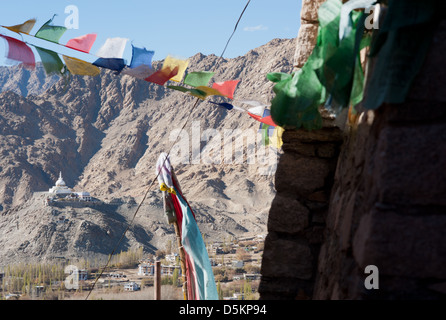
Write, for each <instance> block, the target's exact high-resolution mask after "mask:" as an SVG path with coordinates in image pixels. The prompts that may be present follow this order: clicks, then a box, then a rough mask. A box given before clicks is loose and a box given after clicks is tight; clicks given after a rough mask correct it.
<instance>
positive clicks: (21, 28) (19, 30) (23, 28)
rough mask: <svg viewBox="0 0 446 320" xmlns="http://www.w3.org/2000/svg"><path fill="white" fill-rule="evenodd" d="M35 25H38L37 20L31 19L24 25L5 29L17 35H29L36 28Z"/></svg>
mask: <svg viewBox="0 0 446 320" xmlns="http://www.w3.org/2000/svg"><path fill="white" fill-rule="evenodd" d="M35 24H36V19H29V20H27V21H25V22H24V23H22V24H17V25H15V26H10V27H5V28H6V29H8V30H10V31H12V32H16V33H24V34H29V33H30V32H31V30H32V29H33V28H34V25H35Z"/></svg>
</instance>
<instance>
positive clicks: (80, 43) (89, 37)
mask: <svg viewBox="0 0 446 320" xmlns="http://www.w3.org/2000/svg"><path fill="white" fill-rule="evenodd" d="M96 37H97V35H96V34H95V33H90V34H86V35H84V36H80V37H77V38H74V39H71V40H69V41H68V42H67V44H66V45H65V46H66V47H67V48H71V49H75V50H79V51H82V52H85V53H89V52H90V50H91V47H92V46H93V44H94V42H95V41H96Z"/></svg>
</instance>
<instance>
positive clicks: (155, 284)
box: [154, 260, 161, 300]
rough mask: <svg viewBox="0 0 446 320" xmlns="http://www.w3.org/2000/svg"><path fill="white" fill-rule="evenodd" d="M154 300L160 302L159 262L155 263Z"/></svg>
mask: <svg viewBox="0 0 446 320" xmlns="http://www.w3.org/2000/svg"><path fill="white" fill-rule="evenodd" d="M154 287H155V300H161V261H159V260H157V261H155V283H154Z"/></svg>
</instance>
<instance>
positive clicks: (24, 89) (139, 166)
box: [0, 39, 295, 262]
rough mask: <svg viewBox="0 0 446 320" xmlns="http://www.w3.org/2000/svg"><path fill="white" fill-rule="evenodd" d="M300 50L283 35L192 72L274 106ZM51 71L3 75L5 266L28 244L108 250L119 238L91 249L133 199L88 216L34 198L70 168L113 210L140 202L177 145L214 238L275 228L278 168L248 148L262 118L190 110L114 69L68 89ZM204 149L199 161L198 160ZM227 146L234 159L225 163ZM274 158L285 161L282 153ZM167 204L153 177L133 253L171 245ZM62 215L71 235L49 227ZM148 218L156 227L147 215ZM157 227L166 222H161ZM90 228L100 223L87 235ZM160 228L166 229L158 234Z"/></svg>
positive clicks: (199, 61) (198, 64)
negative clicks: (209, 74) (278, 81)
mask: <svg viewBox="0 0 446 320" xmlns="http://www.w3.org/2000/svg"><path fill="white" fill-rule="evenodd" d="M294 43H295V40H294V39H290V40H287V39H285V40H281V39H275V40H272V41H271V42H269V43H268V44H266V45H264V46H262V47H259V48H256V49H253V50H251V51H249V52H248V53H247V54H246V55H244V56H241V57H238V58H235V59H228V60H225V59H223V60H221V61H218V57H216V56H215V55H209V56H204V55H202V54H196V55H195V56H193V57H191V58H190V63H189V68H188V71H189V72H192V71H203V70H207V71H209V70H212V69H214V70H213V71H215V75H214V78H213V80H212V81H224V80H231V79H238V80H240V84H239V86H238V87H237V90H236V93H235V99H247V100H257V101H260V102H262V103H268V102H269V101H270V100H271V98H272V97H273V93H272V86H273V84H272V83H270V82H269V81H267V80H266V74H267V73H269V72H291V71H292V68H293V67H292V64H291V60H292V59H291V58H292V56H293V54H294V49H295V47H294ZM39 72H40V73H39ZM41 72H42V70H41V68H37V70H36V71H35V73H32V72H29V71H28V70H24V69H21V68H20V67H13V68H8V69H4V68H2V69H1V70H0V84H1V85H2V87H1V88H2V89H1V91H3V92H2V93H0V150H1V156H0V168H1V169H0V205H1V206H2V207H1V209H2V214H1V217H0V230H2V232H1V236H0V248H2V249H0V260H1V261H2V262H3V261H9V262H11V261H13V260H15V259H16V258H17V259H18V256H17V257H15V256H14V255H15V254H17V252H19V251H20V250H19V249H20V248H28V249H26V250H27V251H26V250H25V249H23V250H22V254H21V256H20V259H21V260H23V259H27V258H38V259H40V258H42V257H48V258H50V257H54V256H55V255H65V256H73V257H74V256H79V255H81V254H84V255H88V254H96V253H100V254H107V252H109V249H110V246H111V245H112V244H111V243H112V242H113V239H114V238H113V237H112V238H110V237H109V238H110V244H107V245H105V244H104V245H101V246H99V247H97V248H96V247H95V248H96V249H92V248H93V247H88V246H86V245H85V243H86V241H87V240H88V241H90V243H93V242H95V241H94V239H95V237H97V239H99V235H100V234H102V233H104V234H107V231H106V230H113V234H114V236H118V234H119V230H120V229H123V228H122V225H123V223H124V224H125V223H126V222H128V219H129V216H131V215H132V209H135V208H134V204H132V203H133V202H132V203H130V204H129V203H124V204H122V205H120V206H112V207H106V206H105V207H104V206H103V207H97V208H90V209H89V211H88V212H94V213H90V214H84V213H83V211H87V209H76V208H72V209H69V208H65V209H64V210H59V209H57V210H56V209H54V208H53V209H54V210H56V211H52V210H53V209H51V208H48V207H44V206H43V201H42V199H40V198H39V197H41V196H39V194H35V192H42V191H46V190H48V189H49V188H50V187H51V186H52V185H53V184H54V182H55V181H56V180H57V177H58V175H59V172H60V171H62V172H63V176H64V179H65V181H66V182H67V185H69V186H71V187H73V189H75V190H85V191H89V192H90V193H92V195H93V196H94V197H96V198H99V199H101V200H102V201H104V203H110V201H112V200H113V199H124V198H126V199H134V201H135V202H136V203H139V202H140V201H141V199H142V197H143V195H144V194H145V192H146V191H147V189H148V188H149V187H150V186H151V185H152V182H153V179H154V178H155V163H156V160H157V158H158V156H159V154H160V153H161V152H167V151H168V150H170V148H172V153H171V157H172V162H173V163H174V165H175V169H176V173H177V176H178V178H179V181H180V183H181V186H182V189H183V191H184V194H185V196H186V197H187V199H188V200H189V202H190V203H191V205H192V207H193V208H194V210H195V211H196V213H197V220H198V221H199V222H200V228H202V230H203V232H204V233H205V234H208V235H209V236H213V237H215V236H219V237H220V238H221V237H225V236H230V235H237V236H238V235H243V234H255V233H264V232H266V220H267V213H268V210H269V206H270V204H271V201H272V198H273V196H274V193H275V190H274V184H273V175H272V174H271V173H273V172H274V165H275V163H274V161H272V162H271V161H270V160H268V161H266V162H265V161H263V160H262V159H263V158H262V157H261V155H260V151H262V152H267V153H268V152H269V151H264V149H261V146H260V145H259V144H256V143H255V142H254V143H253V142H252V141H251V142H249V141H250V140H249V139H250V137H251V136H253V135H256V133H257V129H258V127H259V123H258V122H256V121H255V120H253V119H251V118H250V117H249V116H247V114H244V113H241V112H238V111H236V110H232V111H227V110H226V109H224V108H221V107H218V106H215V105H213V104H211V103H209V102H207V101H200V102H199V103H198V104H197V106H196V107H195V108H194V109H192V107H193V105H194V103H195V101H196V100H195V98H194V97H190V96H187V95H185V94H183V93H180V92H177V91H174V90H169V89H166V88H165V87H163V86H158V85H155V84H151V83H148V82H145V81H141V80H137V79H135V78H132V77H130V76H126V75H115V74H113V73H112V72H107V71H104V70H103V71H102V73H101V75H100V76H98V77H79V76H74V77H73V78H72V79H71V80H70V82H69V84H68V85H67V84H66V83H64V82H63V81H62V80H59V81H57V80H54V79H53V78H50V77H45V78H43V77H42V76H41ZM5 79H6V80H5ZM47 88H48V89H47ZM11 90H14V91H15V92H13V91H11ZM217 99H218V98H217ZM188 117H189V118H188ZM186 119H189V121H188V122H187V123H186ZM181 129H183V130H181ZM228 134H234V135H235V136H234V138H236V137H237V136H238V135H241V136H243V135H245V136H246V137H245V138H246V139H247V140H248V144H247V145H245V146H244V147H243V148H242V152H245V153H246V155H245V156H244V158H243V161H241V162H240V161H238V162H237V161H234V160H237V159H240V158H237V157H238V156H240V154H237V152H240V150H239V151H237V150H236V147H234V149H233V147H232V142H231V141H229V140H228V141H227V140H226V139H225V137H226V136H227V135H228ZM176 137H179V138H180V139H179V140H175V138H176ZM197 139H198V140H197ZM196 143H198V147H199V150H200V151H201V152H200V153H199V154H198V155H199V156H200V157H199V158H196V157H195V158H194V157H193V156H194V153H193V150H194V149H193V148H194V146H196ZM229 143H231V145H229ZM252 150H254V152H251V151H252ZM226 151H229V156H230V159H228V158H227V157H226V158H225V155H227V153H225V152H226ZM250 152H251V153H250ZM215 155H217V157H215ZM270 156H272V153H271V154H270ZM209 159H211V161H210V162H209ZM215 159H217V160H218V159H223V160H221V161H220V162H219V161H216V160H215ZM268 159H276V158H274V155H273V157H272V158H268ZM262 161H263V162H262ZM268 172H269V173H270V174H267V173H268ZM159 201H160V194H159V191H158V186H157V183H156V182H155V183H154V185H152V186H151V191H150V193H149V197H148V198H147V200H146V202H145V205H146V204H147V206H149V207H150V206H151V207H150V208H151V209H150V210H149V209H147V208H149V207H147V208H146V209H145V210H141V219H142V220H141V221H139V222H138V220H136V222H135V226H134V228H135V230H139V231H135V233H131V234H129V235H128V237H127V239H126V246H130V247H131V246H141V245H142V246H144V247H145V249H146V250H147V251H153V250H155V249H156V248H162V245H163V241H162V237H163V235H165V234H169V232H171V231H169V226H168V225H167V224H166V223H165V222H164V217H163V214H162V208H161V204H160V202H159ZM67 212H74V215H71V214H67ZM62 213H63V214H64V215H66V216H70V217H71V218H70V219H69V221H71V224H68V225H67V224H63V225H64V226H65V227H64V228H68V229H67V230H65V229H64V230H65V231H60V230H59V229H63V228H62V227H60V225H59V224H57V223H56V224H54V225H52V224H51V222H49V221H53V220H54V217H57V216H60V215H61V214H62ZM145 215H146V216H149V217H150V219H153V220H150V219H149V220H144V218H142V217H144V216H145ZM79 217H83V218H82V219H80V218H79ZM112 217H115V218H112ZM110 219H112V220H110ZM113 219H115V220H113ZM147 219H148V218H147ZM81 220H83V221H87V222H81ZM143 220H144V221H143ZM31 221H34V222H36V223H32V222H31ZM37 221H39V223H37ZM151 221H152V222H151ZM153 221H158V222H159V225H157V224H156V223H155V224H154V225H153V223H154V222H153ZM16 222H18V225H19V227H17V223H16ZM82 223H84V224H82ZM85 223H87V224H89V225H90V226H94V227H92V229H89V228H87V227H85V226H86V224H85ZM39 224H40V225H41V226H40V227H39ZM119 225H120V226H119ZM161 225H163V227H161ZM67 226H69V227H67ZM81 226H84V227H85V228H84V227H81ZM39 228H43V229H45V230H47V231H45V232H43V231H42V230H43V229H39ZM58 228H59V229H58ZM160 228H161V229H160ZM163 228H164V229H163ZM5 230H7V231H5ZM58 230H59V231H58ZM88 230H90V231H91V232H90V231H88ZM104 230H105V231H104ZM157 230H161V231H158V234H157ZM110 232H111V231H110ZM45 233H46V234H47V238H48V239H52V240H51V241H50V240H48V239H47V240H48V241H50V242H48V243H46V244H45V245H44V244H43V243H44V242H42V241H43V240H42V239H41V237H39V238H36V236H35V234H39V235H42V234H45ZM130 238H132V239H133V240H132V241H130ZM114 240H115V241H116V239H114ZM26 241H28V245H25V244H24V243H26ZM98 241H99V240H98ZM58 242H60V243H61V244H63V243H65V244H66V245H61V244H58ZM49 243H53V244H51V245H49ZM76 243H77V244H79V245H80V244H82V245H80V247H79V248H80V249H79V250H77V249H75V248H77V247H76ZM95 243H96V242H95ZM99 243H101V242H99ZM34 246H36V248H37V247H41V248H47V250H43V251H42V250H38V249H35V248H34ZM32 248H34V249H32ZM50 248H59V249H57V250H56V249H54V250H53V249H50Z"/></svg>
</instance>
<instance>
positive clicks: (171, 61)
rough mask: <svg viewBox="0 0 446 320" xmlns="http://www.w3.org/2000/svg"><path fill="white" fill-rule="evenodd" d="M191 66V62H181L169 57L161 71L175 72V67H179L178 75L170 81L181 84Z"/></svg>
mask: <svg viewBox="0 0 446 320" xmlns="http://www.w3.org/2000/svg"><path fill="white" fill-rule="evenodd" d="M188 65H189V60H180V59H176V58H173V57H172V56H170V55H169V56H167V57H166V59H165V60H164V63H163V67H162V68H161V69H165V68H170V70H174V69H175V67H178V73H177V75H176V76H175V77H173V78H171V79H170V80H172V81H176V82H181V80H182V79H183V75H184V72H186V69H187V66H188Z"/></svg>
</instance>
